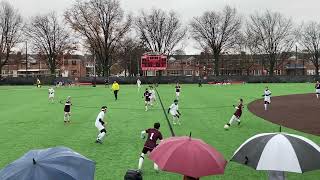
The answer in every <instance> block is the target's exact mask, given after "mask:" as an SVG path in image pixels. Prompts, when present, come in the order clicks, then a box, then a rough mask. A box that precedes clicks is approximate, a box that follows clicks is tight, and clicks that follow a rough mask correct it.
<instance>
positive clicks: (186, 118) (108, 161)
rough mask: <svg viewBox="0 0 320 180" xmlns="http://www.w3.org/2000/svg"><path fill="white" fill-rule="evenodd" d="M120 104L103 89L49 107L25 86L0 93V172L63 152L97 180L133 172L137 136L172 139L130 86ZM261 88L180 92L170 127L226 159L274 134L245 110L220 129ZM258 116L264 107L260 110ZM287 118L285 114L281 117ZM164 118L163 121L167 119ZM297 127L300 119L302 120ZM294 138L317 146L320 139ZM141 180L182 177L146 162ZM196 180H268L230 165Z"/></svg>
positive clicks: (279, 91) (293, 177) (309, 176)
mask: <svg viewBox="0 0 320 180" xmlns="http://www.w3.org/2000/svg"><path fill="white" fill-rule="evenodd" d="M120 86H121V87H120V92H119V100H118V101H114V98H113V94H112V93H111V91H110V89H108V88H105V87H104V86H98V87H96V88H93V87H72V88H57V89H56V93H55V96H56V99H55V103H53V104H50V103H48V87H42V88H40V89H37V88H35V87H31V86H1V87H0V157H1V158H0V169H1V168H3V167H4V166H5V165H7V164H8V163H10V162H12V161H14V160H15V159H17V158H19V157H20V156H22V155H23V154H24V153H26V152H27V151H28V150H30V149H37V148H41V149H42V148H48V147H55V146H66V147H70V148H71V149H73V150H75V151H77V152H79V153H81V154H83V155H84V156H86V157H88V158H90V159H92V160H94V161H96V163H97V164H96V178H95V179H96V180H121V179H123V176H124V174H125V172H126V170H127V169H136V168H137V166H138V159H139V156H140V153H141V150H142V147H143V144H144V141H143V140H142V139H141V138H140V132H141V131H142V130H145V129H147V128H150V127H152V126H153V123H154V122H157V121H158V122H160V123H161V128H160V130H161V132H162V134H163V135H164V137H170V135H171V133H170V130H169V127H168V123H167V121H166V118H165V116H164V113H163V110H162V108H161V105H160V104H159V102H158V103H157V104H156V105H155V106H154V107H153V108H151V109H150V110H149V111H148V112H145V111H144V100H143V98H142V95H143V90H144V89H143V88H141V91H140V93H138V92H137V87H136V86H133V85H120ZM265 86H266V84H244V85H228V86H210V85H204V86H203V87H202V88H199V87H197V85H182V92H181V98H180V102H179V109H180V111H181V113H182V117H181V121H182V125H181V126H173V130H174V132H175V134H176V135H177V136H180V135H188V134H189V133H190V132H192V136H193V137H194V138H201V139H203V140H204V141H205V142H207V143H208V144H210V145H212V146H214V147H215V148H216V149H217V150H218V151H220V152H221V153H222V154H223V155H224V157H225V158H226V159H230V158H231V156H232V154H233V152H234V151H235V150H236V149H237V148H238V147H239V146H240V145H241V144H242V143H243V142H244V141H245V140H246V139H248V138H249V137H251V136H253V135H255V134H258V133H264V132H276V131H278V130H279V127H278V126H277V125H274V124H272V123H270V122H267V121H265V120H263V119H261V118H258V117H256V116H254V115H253V114H252V113H250V112H249V111H248V110H247V108H245V110H244V112H243V116H242V118H241V120H242V124H241V126H240V127H237V126H234V127H231V128H230V130H229V131H225V130H224V128H223V126H224V124H225V123H226V122H227V121H229V119H230V117H231V116H232V114H233V113H234V108H233V107H232V105H233V104H236V103H237V101H238V99H239V98H243V99H244V104H248V103H249V102H251V101H253V100H256V99H260V98H262V97H261V95H262V94H263V90H264V87H265ZM268 86H269V87H270V89H271V91H272V93H273V94H272V95H273V96H280V95H286V94H301V93H311V92H314V85H313V84H308V83H305V84H268ZM158 92H159V94H160V96H161V99H162V101H163V104H164V106H165V108H166V109H167V108H168V107H169V106H170V104H171V103H172V102H173V100H174V97H175V89H174V85H160V86H159V87H158ZM67 96H71V97H72V103H73V106H72V110H71V111H72V116H71V121H72V122H71V124H69V125H64V123H63V104H61V103H59V101H60V100H62V101H63V102H64V100H65V98H66V97H67ZM103 105H106V106H108V108H109V112H108V113H107V114H106V118H105V121H106V122H107V123H108V125H107V130H108V136H107V137H106V139H105V141H104V143H103V144H102V145H100V144H96V143H94V141H95V139H96V136H97V133H98V132H97V129H96V127H95V126H94V123H95V119H96V116H97V114H98V113H99V111H100V107H101V106H103ZM261 108H263V105H261ZM288 113H290V112H288ZM169 117H170V116H169ZM301 120H303V119H301ZM283 131H285V132H289V133H295V134H299V135H302V136H305V137H307V138H310V139H311V140H313V141H315V142H316V143H318V144H320V137H317V136H313V135H308V134H304V133H300V132H297V131H294V130H291V129H288V128H284V130H283ZM143 170H144V171H143V172H144V174H143V177H144V179H146V180H181V179H182V176H181V175H177V174H171V173H166V172H160V173H156V172H154V170H153V165H152V162H151V161H150V160H149V159H148V158H146V160H145V163H144V165H143ZM319 177H320V171H314V172H310V173H306V174H303V175H300V174H289V175H288V179H290V180H315V179H319ZM201 179H203V180H211V179H225V180H238V179H239V180H240V179H241V180H242V179H243V180H251V179H252V180H260V179H267V176H266V173H265V172H258V171H255V170H252V169H250V168H247V167H244V166H241V165H239V164H236V163H234V162H230V163H229V164H228V165H227V168H226V172H225V175H223V176H210V177H206V178H201Z"/></svg>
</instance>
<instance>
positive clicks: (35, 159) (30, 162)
mask: <svg viewBox="0 0 320 180" xmlns="http://www.w3.org/2000/svg"><path fill="white" fill-rule="evenodd" d="M94 172H95V162H93V161H92V160H90V159H88V158H86V157H84V156H82V155H81V154H79V153H77V152H74V151H73V150H71V149H69V148H66V147H56V148H49V149H39V150H31V151H29V152H28V153H26V154H25V155H24V156H22V157H21V158H19V159H17V160H16V161H14V162H12V163H11V164H9V165H7V166H6V167H5V168H3V169H2V170H1V171H0V179H1V180H17V179H19V180H93V179H94Z"/></svg>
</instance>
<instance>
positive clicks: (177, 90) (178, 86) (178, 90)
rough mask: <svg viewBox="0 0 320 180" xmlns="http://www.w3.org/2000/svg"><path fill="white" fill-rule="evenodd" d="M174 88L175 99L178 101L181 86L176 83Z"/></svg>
mask: <svg viewBox="0 0 320 180" xmlns="http://www.w3.org/2000/svg"><path fill="white" fill-rule="evenodd" d="M175 88H176V99H179V97H180V92H181V86H180V85H179V83H177V85H176V87H175Z"/></svg>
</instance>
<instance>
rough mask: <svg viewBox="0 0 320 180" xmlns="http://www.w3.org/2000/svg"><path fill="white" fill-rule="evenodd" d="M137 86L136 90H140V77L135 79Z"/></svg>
mask: <svg viewBox="0 0 320 180" xmlns="http://www.w3.org/2000/svg"><path fill="white" fill-rule="evenodd" d="M137 86H138V92H140V88H141V81H140V79H137Z"/></svg>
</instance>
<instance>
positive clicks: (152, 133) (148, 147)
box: [138, 122, 162, 170]
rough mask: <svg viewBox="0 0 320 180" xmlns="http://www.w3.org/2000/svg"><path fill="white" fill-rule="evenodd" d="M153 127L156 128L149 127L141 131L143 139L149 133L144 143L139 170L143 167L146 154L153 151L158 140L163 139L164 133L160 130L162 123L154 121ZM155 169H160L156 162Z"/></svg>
mask: <svg viewBox="0 0 320 180" xmlns="http://www.w3.org/2000/svg"><path fill="white" fill-rule="evenodd" d="M153 127H154V128H150V129H147V130H145V131H142V132H141V138H142V139H144V138H145V134H148V138H147V140H146V142H145V143H144V147H143V149H142V153H141V156H140V159H139V167H138V169H139V170H141V168H142V164H143V160H144V156H145V155H146V154H147V153H148V152H151V151H152V150H153V149H154V148H155V147H156V146H157V145H158V144H157V141H158V140H160V141H161V140H162V134H161V132H160V131H159V129H160V123H158V122H157V123H154V125H153ZM154 169H155V170H158V166H157V164H155V163H154Z"/></svg>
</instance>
